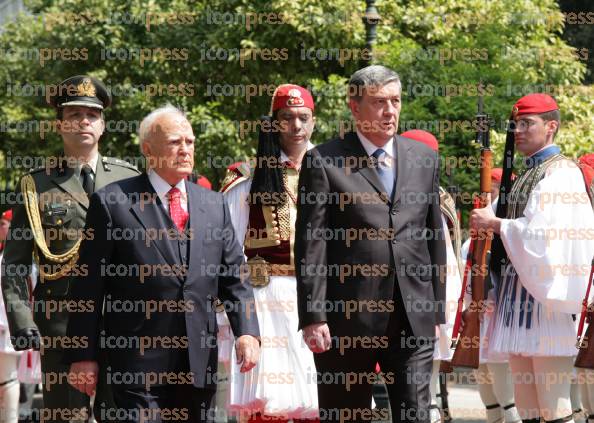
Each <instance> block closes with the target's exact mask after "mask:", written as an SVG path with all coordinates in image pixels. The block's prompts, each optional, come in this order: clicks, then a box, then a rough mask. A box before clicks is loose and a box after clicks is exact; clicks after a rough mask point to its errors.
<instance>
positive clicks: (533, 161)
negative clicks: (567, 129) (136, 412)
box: [524, 144, 561, 169]
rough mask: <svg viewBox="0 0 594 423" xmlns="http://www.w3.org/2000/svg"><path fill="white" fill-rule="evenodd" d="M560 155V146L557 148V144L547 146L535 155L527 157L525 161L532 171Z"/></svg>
mask: <svg viewBox="0 0 594 423" xmlns="http://www.w3.org/2000/svg"><path fill="white" fill-rule="evenodd" d="M559 153H561V149H560V148H559V147H558V146H556V145H555V144H551V145H547V146H545V147H543V148H541V149H540V150H538V151H537V152H536V153H534V154H533V155H531V156H529V157H526V158H525V159H524V165H525V166H526V167H527V168H528V169H532V168H533V167H535V166H538V165H540V164H541V163H542V162H544V161H545V160H546V159H548V158H549V157H551V156H554V155H555V154H559Z"/></svg>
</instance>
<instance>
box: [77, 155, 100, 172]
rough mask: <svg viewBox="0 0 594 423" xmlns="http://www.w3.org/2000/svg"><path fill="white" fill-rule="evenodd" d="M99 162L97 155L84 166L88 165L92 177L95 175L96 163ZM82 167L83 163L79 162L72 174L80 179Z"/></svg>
mask: <svg viewBox="0 0 594 423" xmlns="http://www.w3.org/2000/svg"><path fill="white" fill-rule="evenodd" d="M98 161H99V154H95V155H94V156H93V157H92V158H91V160H89V161H88V162H87V163H86V164H88V165H89V167H90V168H91V170H92V171H93V175H96V174H97V162H98ZM83 166H84V163H82V162H79V164H78V166H76V168H75V170H74V172H75V173H76V176H78V177H80V174H81V170H82V167H83Z"/></svg>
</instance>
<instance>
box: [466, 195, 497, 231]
mask: <svg viewBox="0 0 594 423" xmlns="http://www.w3.org/2000/svg"><path fill="white" fill-rule="evenodd" d="M500 227H501V219H500V218H498V217H496V216H495V213H493V207H492V206H491V194H490V193H489V194H487V205H486V206H485V207H483V208H481V209H474V210H472V211H471V212H470V228H471V229H473V230H475V231H479V239H481V236H480V232H481V231H493V232H495V233H496V234H498V233H499V229H500ZM483 239H484V237H483Z"/></svg>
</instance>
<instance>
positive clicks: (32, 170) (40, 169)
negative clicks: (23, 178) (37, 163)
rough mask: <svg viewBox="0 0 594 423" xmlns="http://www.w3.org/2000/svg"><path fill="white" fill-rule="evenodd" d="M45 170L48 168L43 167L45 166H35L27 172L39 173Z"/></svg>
mask: <svg viewBox="0 0 594 423" xmlns="http://www.w3.org/2000/svg"><path fill="white" fill-rule="evenodd" d="M45 170H46V168H45V167H43V166H42V167H37V168H35V167H34V168H31V169H29V171H28V172H27V173H28V174H30V175H32V174H34V173H38V172H41V171H45Z"/></svg>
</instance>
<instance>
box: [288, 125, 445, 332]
mask: <svg viewBox="0 0 594 423" xmlns="http://www.w3.org/2000/svg"><path fill="white" fill-rule="evenodd" d="M394 142H395V145H396V162H397V165H396V166H397V170H396V175H397V183H396V191H395V194H394V198H393V201H392V200H391V199H388V198H387V196H386V195H385V193H383V195H380V193H382V192H383V191H385V189H384V188H383V185H382V183H381V182H380V179H379V177H378V175H377V172H376V169H375V165H374V163H373V162H372V161H371V160H370V159H369V156H368V155H367V153H366V151H365V149H364V148H363V146H362V144H361V142H360V141H359V139H358V137H357V135H356V133H349V134H346V135H345V138H344V139H335V140H332V141H329V142H327V143H325V144H323V145H320V146H318V147H317V148H314V149H313V150H310V151H309V152H308V153H307V155H306V156H305V158H304V161H303V164H302V168H301V173H300V177H299V205H298V212H297V229H296V239H295V267H296V272H297V281H298V283H297V297H298V309H299V326H300V328H303V327H305V326H307V325H310V324H312V323H317V322H327V323H328V325H329V327H330V334H331V335H332V336H383V335H386V330H387V327H388V323H389V320H390V314H391V313H392V311H393V309H394V307H390V306H389V304H390V303H389V301H391V300H393V299H394V298H395V295H394V294H395V293H394V289H400V293H401V295H402V299H403V302H404V307H405V310H404V311H405V312H406V316H407V317H408V320H409V323H410V326H411V329H412V331H413V334H414V336H417V337H433V336H434V334H435V329H434V326H435V324H437V323H444V322H445V314H444V309H443V303H444V300H445V282H444V281H441V280H440V278H441V277H445V274H444V275H443V276H442V275H441V272H440V270H442V269H444V266H445V263H446V251H445V243H444V241H443V233H442V229H441V228H442V226H441V212H440V209H439V160H438V156H437V154H436V153H435V152H433V151H432V150H431V149H430V148H428V147H427V146H425V145H424V144H422V143H420V142H417V141H413V140H411V139H408V138H404V137H401V136H396V138H395V141H394ZM341 195H342V198H343V200H344V201H342V204H341V202H340V196H341ZM353 195H355V196H353ZM350 198H352V199H350ZM390 230H392V232H390ZM374 231H375V232H374ZM381 231H383V233H382V234H380V232H381ZM349 234H350V237H351V238H353V235H354V234H356V236H355V239H352V240H350V241H348V237H349ZM438 301H439V302H440V303H438ZM349 304H350V308H349ZM355 304H356V308H353V307H354V305H355ZM354 310H356V311H354ZM396 312H398V313H401V312H402V311H401V310H396ZM401 315H404V314H401Z"/></svg>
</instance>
